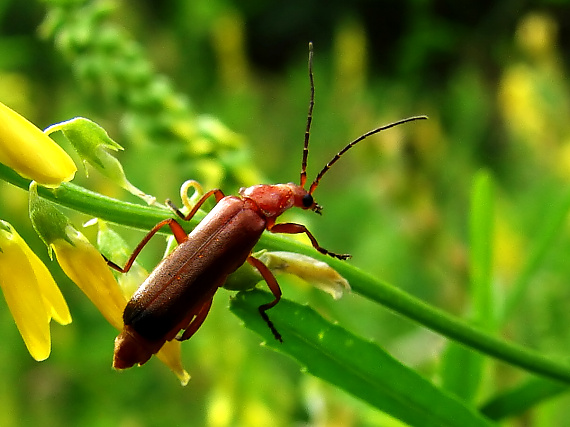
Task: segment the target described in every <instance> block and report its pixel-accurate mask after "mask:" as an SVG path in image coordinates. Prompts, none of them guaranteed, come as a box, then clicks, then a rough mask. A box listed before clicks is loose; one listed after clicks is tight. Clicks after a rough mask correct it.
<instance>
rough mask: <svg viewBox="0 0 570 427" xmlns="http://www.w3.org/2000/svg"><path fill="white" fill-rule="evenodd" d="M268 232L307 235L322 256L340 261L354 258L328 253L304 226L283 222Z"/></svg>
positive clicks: (347, 255) (348, 255)
mask: <svg viewBox="0 0 570 427" xmlns="http://www.w3.org/2000/svg"><path fill="white" fill-rule="evenodd" d="M268 230H269V231H271V232H272V233H284V234H299V233H305V234H306V235H307V237H308V238H309V239H310V240H311V243H312V244H313V247H314V248H315V249H316V250H317V251H319V252H320V253H322V254H325V255H329V256H331V257H333V258H338V259H348V258H350V257H351V256H352V255H350V254H337V253H334V252H330V251H327V250H326V249H325V248H323V247H321V246H320V245H319V243H318V242H317V239H316V238H315V236H313V234H312V233H311V232H310V231H309V230H307V227H305V226H304V225H302V224H295V223H292V222H283V223H280V224H274V225H273V226H271V227H270V228H268Z"/></svg>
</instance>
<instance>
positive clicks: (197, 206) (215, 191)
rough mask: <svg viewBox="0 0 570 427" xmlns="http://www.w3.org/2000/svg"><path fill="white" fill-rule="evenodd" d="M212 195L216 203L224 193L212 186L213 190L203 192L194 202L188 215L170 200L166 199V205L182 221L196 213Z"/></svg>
mask: <svg viewBox="0 0 570 427" xmlns="http://www.w3.org/2000/svg"><path fill="white" fill-rule="evenodd" d="M212 195H214V196H215V197H216V203H217V202H219V201H220V200H222V199H223V198H224V193H223V192H222V190H220V189H219V188H214V189H213V190H210V191H208V192H207V193H205V194H204V195H203V196H202V197H201V198H200V200H198V201H197V202H196V204H195V205H194V207H193V208H192V210H191V211H190V212H189V213H188V215H184V214H183V213H182V212H181V211H180V209H178V208H177V207H176V205H175V204H174V203H172V201H171V200H166V204H167V205H168V207H169V208H170V209H172V210H173V211H174V213H175V214H176V215H178V216H179V217H180V218H182V219H183V220H184V221H190V220H191V219H192V217H193V216H194V215H196V212H198V209H200V207H201V206H202V205H203V204H204V202H205V201H206V200H207V199H208V198H209V197H210V196H212Z"/></svg>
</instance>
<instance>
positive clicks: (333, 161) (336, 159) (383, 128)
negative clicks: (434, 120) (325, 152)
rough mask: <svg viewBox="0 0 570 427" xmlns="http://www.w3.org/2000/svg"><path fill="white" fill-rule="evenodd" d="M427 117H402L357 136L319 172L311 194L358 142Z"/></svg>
mask: <svg viewBox="0 0 570 427" xmlns="http://www.w3.org/2000/svg"><path fill="white" fill-rule="evenodd" d="M424 119H427V116H413V117H408V118H407V119H402V120H398V121H397V122H393V123H390V124H387V125H384V126H380V127H379V128H376V129H372V130H371V131H368V132H366V133H365V134H364V135H361V136H359V137H358V138H356V139H355V140H354V141H352V142H351V143H349V144H347V146H346V147H344V148H343V149H342V150H340V151H339V152H338V153H337V155H336V156H334V157H333V158H332V160H331V161H330V162H328V163H327V164H326V165H325V167H324V168H323V169H322V170H321V171H320V172H319V174H318V175H317V177H316V178H315V180H314V181H313V183H312V184H311V188H310V189H309V194H313V192H314V191H315V189H316V188H317V186H318V185H319V182H320V180H321V178H322V177H323V175H324V174H325V173H326V172H327V171H328V170H329V169H330V168H331V166H332V165H334V164H335V163H336V162H337V161H338V159H340V158H341V156H342V155H343V154H344V153H346V152H347V151H348V150H349V149H351V148H352V147H354V146H355V145H356V144H358V143H359V142H360V141H362V140H364V139H366V138H368V137H369V136H371V135H374V134H375V133H378V132H381V131H383V130H386V129H390V128H392V127H394V126H398V125H401V124H403V123H407V122H413V121H415V120H424Z"/></svg>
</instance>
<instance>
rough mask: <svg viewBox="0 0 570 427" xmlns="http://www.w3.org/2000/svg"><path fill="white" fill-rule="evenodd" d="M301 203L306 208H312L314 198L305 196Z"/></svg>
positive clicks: (308, 195)
mask: <svg viewBox="0 0 570 427" xmlns="http://www.w3.org/2000/svg"><path fill="white" fill-rule="evenodd" d="M301 202H302V203H303V206H304V207H305V208H310V207H311V206H313V203H314V200H313V196H311V195H310V194H305V195H304V196H303V199H302V201H301Z"/></svg>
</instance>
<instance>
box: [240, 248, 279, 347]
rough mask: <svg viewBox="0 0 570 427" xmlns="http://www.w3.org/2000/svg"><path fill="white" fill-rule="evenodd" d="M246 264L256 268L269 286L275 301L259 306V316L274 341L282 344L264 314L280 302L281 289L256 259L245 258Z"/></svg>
mask: <svg viewBox="0 0 570 427" xmlns="http://www.w3.org/2000/svg"><path fill="white" fill-rule="evenodd" d="M247 262H249V263H250V264H251V265H253V266H254V267H255V268H257V270H258V271H259V273H261V276H262V277H263V279H264V280H265V282H266V283H267V286H269V289H270V290H271V293H272V294H273V295H274V296H275V299H274V300H273V301H271V302H269V303H267V304H263V305H260V306H259V314H260V315H261V318H262V319H263V320H264V321H265V323H267V326H269V329H271V332H272V333H273V336H274V337H275V339H276V340H277V341H279V342H283V338H282V337H281V334H280V333H279V331H278V330H277V328H276V327H275V325H274V324H273V322H272V321H271V320H270V319H269V316H268V315H267V313H266V311H267V310H269V309H270V308H272V307H275V305H276V304H277V303H278V302H279V301H280V300H281V288H280V287H279V283H277V279H275V276H274V275H273V273H272V272H271V270H269V268H268V267H267V266H266V265H265V264H264V263H262V262H261V261H260V260H258V259H257V258H254V257H252V256H251V255H250V256H249V257H248V258H247Z"/></svg>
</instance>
